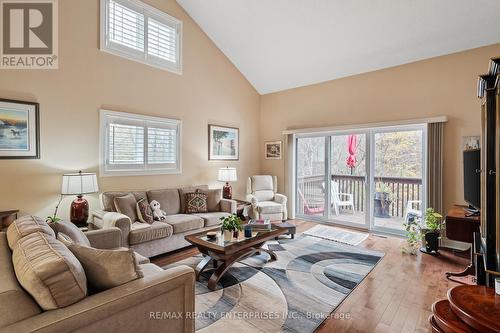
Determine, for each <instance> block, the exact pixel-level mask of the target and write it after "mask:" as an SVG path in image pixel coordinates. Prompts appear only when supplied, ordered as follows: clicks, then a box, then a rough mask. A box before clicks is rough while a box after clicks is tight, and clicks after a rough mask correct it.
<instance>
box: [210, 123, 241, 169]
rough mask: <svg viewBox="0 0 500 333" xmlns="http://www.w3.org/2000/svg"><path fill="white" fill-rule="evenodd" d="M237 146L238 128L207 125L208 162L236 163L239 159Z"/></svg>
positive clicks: (238, 141) (238, 138)
mask: <svg viewBox="0 0 500 333" xmlns="http://www.w3.org/2000/svg"><path fill="white" fill-rule="evenodd" d="M239 145H240V130H239V128H236V127H227V126H218V125H208V159H209V160H222V161H237V160H239V158H240V147H239Z"/></svg>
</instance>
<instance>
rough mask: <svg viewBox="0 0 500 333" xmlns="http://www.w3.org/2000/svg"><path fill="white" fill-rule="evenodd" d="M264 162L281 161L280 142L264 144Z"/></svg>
mask: <svg viewBox="0 0 500 333" xmlns="http://www.w3.org/2000/svg"><path fill="white" fill-rule="evenodd" d="M265 150H266V160H281V141H271V142H266V143H265Z"/></svg>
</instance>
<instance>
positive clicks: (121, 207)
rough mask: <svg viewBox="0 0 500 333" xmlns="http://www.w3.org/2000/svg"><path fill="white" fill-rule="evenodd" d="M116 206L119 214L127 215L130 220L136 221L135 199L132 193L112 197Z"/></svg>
mask: <svg viewBox="0 0 500 333" xmlns="http://www.w3.org/2000/svg"><path fill="white" fill-rule="evenodd" d="M114 203H115V206H116V211H117V212H118V213H120V214H123V215H127V216H128V217H129V218H130V222H132V223H134V222H135V221H137V209H136V206H137V200H136V199H135V196H134V195H133V194H132V193H129V194H127V195H125V196H123V197H116V198H115V199H114Z"/></svg>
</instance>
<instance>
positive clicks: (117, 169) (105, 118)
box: [100, 110, 181, 175]
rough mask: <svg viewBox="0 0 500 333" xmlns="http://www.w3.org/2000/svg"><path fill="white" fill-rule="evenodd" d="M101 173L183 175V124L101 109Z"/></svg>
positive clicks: (176, 121)
mask: <svg viewBox="0 0 500 333" xmlns="http://www.w3.org/2000/svg"><path fill="white" fill-rule="evenodd" d="M100 121H101V139H100V140H101V174H102V175H144V174H158V173H179V172H180V170H181V148H180V147H181V145H180V141H181V121H180V120H175V119H165V118H156V117H147V116H141V115H136V114H131V113H123V112H114V111H107V110H101V120H100Z"/></svg>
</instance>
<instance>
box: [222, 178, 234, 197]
mask: <svg viewBox="0 0 500 333" xmlns="http://www.w3.org/2000/svg"><path fill="white" fill-rule="evenodd" d="M222 197H223V198H224V199H232V198H233V188H232V187H231V185H229V183H227V182H226V185H224V187H223V188H222Z"/></svg>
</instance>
